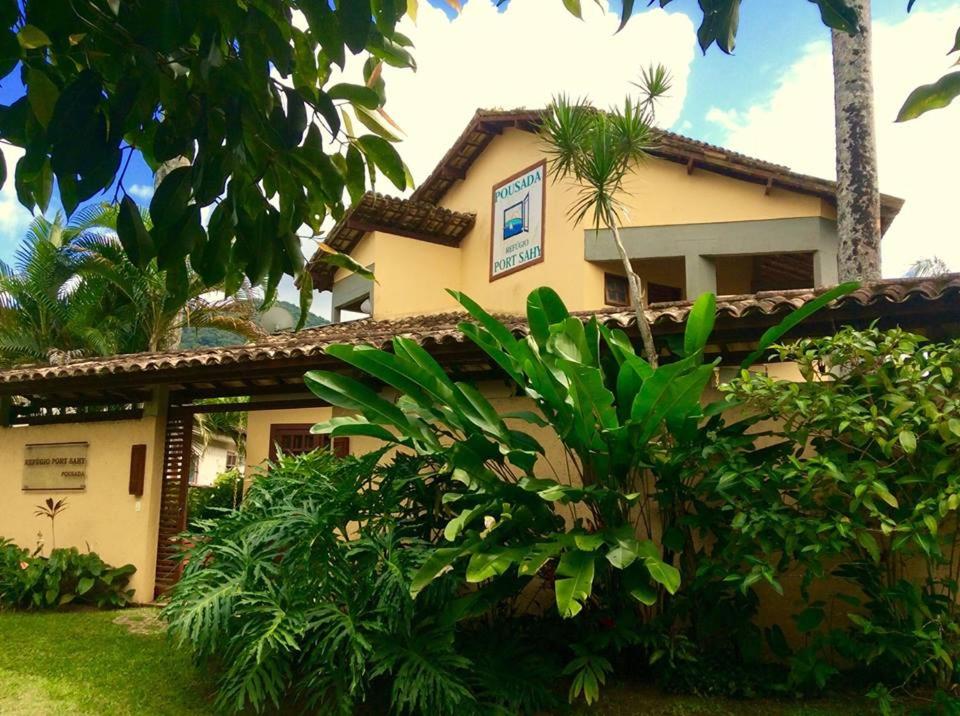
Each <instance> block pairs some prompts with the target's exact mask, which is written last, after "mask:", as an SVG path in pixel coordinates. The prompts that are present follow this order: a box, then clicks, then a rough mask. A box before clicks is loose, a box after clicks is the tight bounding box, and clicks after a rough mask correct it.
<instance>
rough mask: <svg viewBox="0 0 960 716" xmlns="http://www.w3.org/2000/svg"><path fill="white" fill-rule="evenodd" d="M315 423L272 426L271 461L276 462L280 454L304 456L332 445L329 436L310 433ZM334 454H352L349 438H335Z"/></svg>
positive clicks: (340, 455)
mask: <svg viewBox="0 0 960 716" xmlns="http://www.w3.org/2000/svg"><path fill="white" fill-rule="evenodd" d="M312 427H313V423H297V424H283V425H271V426H270V460H276V459H277V457H278V450H279V453H282V454H284V455H303V454H304V453H308V452H312V451H314V450H318V449H321V448H327V447H329V445H330V437H329V436H327V435H314V434H313V433H311V432H310V428H312ZM333 452H334V454H335V455H337V457H344V456H346V455H349V454H350V439H349V438H334V439H333Z"/></svg>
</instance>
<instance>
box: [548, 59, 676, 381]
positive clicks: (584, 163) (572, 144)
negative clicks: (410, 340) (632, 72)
mask: <svg viewBox="0 0 960 716" xmlns="http://www.w3.org/2000/svg"><path fill="white" fill-rule="evenodd" d="M637 86H638V87H639V88H640V90H641V99H640V100H639V101H636V100H633V99H631V98H628V99H627V100H626V101H625V102H624V106H623V108H622V109H619V108H617V109H613V110H611V111H609V112H600V111H597V110H596V109H594V108H593V107H592V106H591V105H590V104H589V102H588V101H587V100H585V99H581V100H575V101H571V100H570V99H568V98H567V97H566V96H563V95H561V96H560V97H558V98H557V99H555V100H554V101H553V103H552V104H551V105H550V107H549V108H548V109H547V111H546V112H545V113H544V118H543V124H542V127H541V134H542V136H543V138H544V139H545V140H546V143H547V146H548V150H547V151H548V153H549V157H550V173H551V174H552V175H553V178H554V181H558V180H562V179H573V180H575V181H576V183H577V184H578V185H579V198H578V200H577V201H576V203H575V204H574V205H573V206H572V207H571V209H570V216H571V218H572V219H574V220H575V221H577V222H580V221H582V220H584V219H585V218H586V217H587V216H588V215H590V216H591V219H592V221H593V225H594V229H595V230H596V231H598V232H599V229H600V228H601V227H604V228H606V229H608V230H609V231H610V233H611V235H612V236H613V242H614V244H615V245H616V247H617V253H619V255H620V260H621V262H622V263H623V270H624V272H625V274H626V276H627V282H628V285H629V288H630V305H631V307H632V308H633V311H634V313H635V314H636V317H637V327H638V329H639V330H640V336H641V339H642V340H643V350H644V355H645V357H646V359H647V361H648V362H649V363H650V365H652V366H654V367H656V365H657V350H656V346H655V345H654V342H653V332H652V331H651V330H650V323H649V322H648V321H647V317H646V314H645V313H644V308H643V290H642V286H641V283H640V277H639V276H637V274H636V272H635V271H634V270H633V264H632V263H631V262H630V257H629V255H628V254H627V250H626V248H625V247H624V245H623V240H622V238H621V236H620V226H621V223H622V222H621V214H622V211H623V203H622V199H621V197H622V195H623V182H624V179H625V178H626V176H627V174H628V173H629V172H630V171H632V170H633V168H634V167H635V166H636V165H637V164H638V163H640V162H641V161H643V160H644V159H646V158H647V156H648V154H647V152H648V150H649V149H650V148H651V146H652V145H653V144H654V141H655V136H654V135H655V131H654V129H653V124H654V119H655V111H654V110H655V105H656V102H657V100H658V99H660V98H661V97H663V95H665V94H666V93H667V92H668V91H669V89H670V76H669V74H668V73H667V71H666V69H665V68H664V67H663V66H657V67H655V68H650V69H648V70H644V72H643V78H642V81H641V82H640V83H638V84H637Z"/></svg>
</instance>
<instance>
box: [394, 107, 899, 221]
mask: <svg viewBox="0 0 960 716" xmlns="http://www.w3.org/2000/svg"><path fill="white" fill-rule="evenodd" d="M542 114H543V110H542V109H515V110H484V109H478V110H477V112H476V114H474V116H473V119H471V120H470V123H469V124H468V125H467V127H466V128H465V129H464V131H463V133H462V134H461V135H460V136H459V137H458V138H457V140H456V141H455V142H454V144H453V146H452V147H450V149H449V150H448V151H447V153H446V154H445V155H444V156H443V158H442V159H441V160H440V162H439V164H437V167H436V168H435V169H434V170H433V172H432V173H431V174H430V176H428V177H427V178H426V179H425V180H424V181H423V183H422V184H421V185H420V186H419V187H418V188H417V190H416V191H415V192H414V193H413V195H412V198H413V199H416V200H418V201H426V202H429V203H433V204H437V203H439V202H440V200H441V199H443V197H444V195H445V194H446V193H447V191H448V190H449V189H450V187H451V186H453V184H454V182H456V181H457V180H459V179H463V178H464V177H465V176H466V173H467V171H468V170H469V169H470V166H471V165H472V164H473V162H474V161H475V160H476V159H477V157H479V156H480V154H481V153H482V152H483V150H484V149H485V148H486V146H487V145H488V144H489V143H490V142H491V141H493V138H494V137H496V136H497V135H498V134H500V133H502V132H503V130H504V129H505V128H508V127H517V128H519V129H524V130H526V131H530V132H535V131H537V127H538V125H539V122H540V117H541V115H542ZM651 154H653V155H654V156H657V157H660V158H662V159H666V160H668V161H674V162H680V163H682V164H688V165H689V166H691V167H695V168H697V169H707V170H710V171H714V172H718V173H720V174H725V175H727V176H732V177H735V178H737V179H742V180H744V181H750V182H754V183H758V184H765V185H767V186H769V187H771V188H772V187H782V188H785V189H791V190H794V191H798V192H802V193H806V194H813V195H815V196H819V197H821V198H823V199H826V200H827V201H830V202H833V203H835V202H836V192H837V184H836V182H834V181H829V180H827V179H821V178H818V177H813V176H808V175H806V174H800V173H798V172H794V171H791V170H790V169H789V168H788V167H785V166H782V165H780V164H773V163H771V162H767V161H763V160H761V159H756V158H754V157H749V156H747V155H745V154H740V153H738V152H734V151H731V150H729V149H726V148H724V147H719V146H717V145H715V144H708V143H706V142H701V141H698V140H696V139H691V138H690V137H685V136H683V135H681V134H676V133H674V132H669V131H665V130H662V131H661V132H660V134H659V146H658V147H657V148H656V149H654V150H652V151H651ZM902 206H903V200H902V199H898V198H896V197H893V196H888V195H883V196H882V197H881V212H882V223H883V229H884V231H885V230H886V228H887V227H888V226H889V225H890V224H891V223H892V221H893V219H894V218H895V217H896V215H897V213H899V211H900V209H901V207H902Z"/></svg>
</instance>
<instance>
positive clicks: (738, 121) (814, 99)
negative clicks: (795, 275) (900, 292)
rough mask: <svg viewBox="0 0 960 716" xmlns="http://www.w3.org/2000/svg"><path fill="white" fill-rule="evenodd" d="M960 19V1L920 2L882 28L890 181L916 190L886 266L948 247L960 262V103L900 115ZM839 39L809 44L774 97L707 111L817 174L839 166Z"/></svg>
mask: <svg viewBox="0 0 960 716" xmlns="http://www.w3.org/2000/svg"><path fill="white" fill-rule="evenodd" d="M958 25H960V8H953V9H950V10H944V11H942V12H922V11H919V9H918V10H916V11H914V12H913V13H912V14H911V15H910V16H909V17H907V18H906V19H904V20H903V21H901V22H897V23H892V24H891V23H876V24H875V28H874V48H873V62H874V86H875V91H876V116H877V136H878V152H879V161H880V186H881V189H882V191H884V192H886V193H889V194H894V195H896V196H900V197H902V198H904V199H906V205H905V206H904V208H903V211H902V212H901V213H900V216H899V217H898V218H897V219H896V221H895V222H894V223H893V226H892V227H891V228H890V230H889V231H888V232H887V235H886V237H885V238H884V240H883V271H884V275H887V276H899V275H902V274H903V272H904V271H905V270H906V268H907V267H908V266H909V265H910V264H911V263H912V262H913V261H915V260H916V259H918V258H923V257H929V256H932V255H938V256H940V257H941V258H943V259H944V260H945V261H946V262H947V263H948V265H950V267H951V268H952V269H953V270H955V271H956V270H960V222H957V220H956V207H955V204H956V197H957V181H956V177H955V167H956V166H957V165H958V164H960V142H958V141H957V130H956V127H957V122H958V119H960V108H958V107H956V106H953V107H950V108H948V109H944V110H940V111H937V112H933V113H930V114H928V115H925V116H924V117H921V118H920V119H917V120H914V121H913V122H907V123H904V124H896V123H895V122H894V121H893V120H894V118H895V117H896V114H897V111H898V110H899V108H900V105H901V104H902V103H903V100H904V99H905V98H906V96H907V95H908V94H909V92H910V90H912V89H913V88H914V87H916V86H917V85H919V84H923V83H927V82H932V81H934V80H935V79H936V78H938V77H940V75H942V74H943V73H944V72H945V71H946V69H947V66H948V61H947V60H946V59H945V52H946V50H947V49H948V48H949V47H950V46H951V45H952V43H953V39H954V37H953V35H954V33H955V31H956V28H957V26H958ZM832 71H833V70H832V62H831V55H830V45H829V43H828V42H819V43H815V44H812V45H810V46H808V47H807V48H806V49H805V51H804V52H803V55H802V56H801V58H800V59H799V60H798V61H797V62H795V63H794V64H793V65H792V66H791V67H790V68H789V69H787V70H786V71H785V72H784V73H783V75H782V76H781V78H780V81H779V82H778V84H777V87H776V89H774V90H773V92H772V93H771V95H770V97H769V98H768V100H767V101H766V102H764V103H763V104H761V105H756V106H753V107H750V108H749V109H747V110H746V111H743V112H737V111H736V110H724V109H722V108H711V110H710V111H709V113H708V114H707V119H708V120H709V121H711V122H714V123H715V124H717V125H718V126H720V127H723V128H724V129H726V130H727V140H726V145H727V146H729V147H730V148H731V149H737V150H740V151H742V152H745V153H747V154H751V155H754V156H757V157H761V158H763V159H767V160H770V161H775V162H782V163H784V164H787V165H788V166H790V167H791V168H793V169H795V170H797V171H800V172H805V173H809V174H815V175H818V176H824V177H829V178H832V177H834V176H835V174H836V172H835V163H834V161H835V160H834V151H835V150H834V128H833V80H832Z"/></svg>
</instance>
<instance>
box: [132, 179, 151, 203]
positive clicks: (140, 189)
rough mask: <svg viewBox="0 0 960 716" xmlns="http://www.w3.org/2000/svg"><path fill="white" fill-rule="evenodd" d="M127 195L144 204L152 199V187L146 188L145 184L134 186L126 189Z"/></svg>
mask: <svg viewBox="0 0 960 716" xmlns="http://www.w3.org/2000/svg"><path fill="white" fill-rule="evenodd" d="M127 193H128V194H129V195H130V196H132V197H133V198H134V199H139V200H140V201H141V202H143V203H146V202H149V201H150V200H151V199H152V198H153V186H152V185H151V186H148V185H146V184H134V185H133V186H132V187H130V188H129V189H127Z"/></svg>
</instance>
